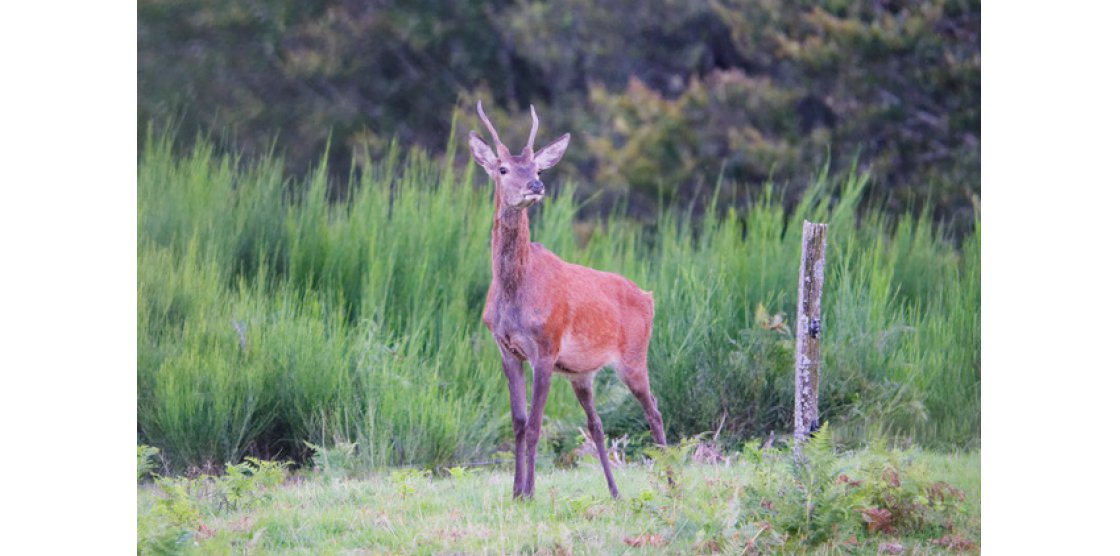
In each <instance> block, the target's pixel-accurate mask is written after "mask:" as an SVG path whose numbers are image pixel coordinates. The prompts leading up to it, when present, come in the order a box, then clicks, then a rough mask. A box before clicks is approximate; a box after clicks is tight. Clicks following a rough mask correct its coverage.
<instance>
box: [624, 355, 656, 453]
mask: <svg viewBox="0 0 1120 556" xmlns="http://www.w3.org/2000/svg"><path fill="white" fill-rule="evenodd" d="M618 374H619V376H620V377H621V378H622V382H624V383H625V384H626V387H627V388H629V389H630V392H631V393H633V394H634V397H635V398H637V399H638V403H639V404H641V405H642V410H643V411H645V414H646V421H647V422H648V423H649V430H650V433H652V434H653V441H654V442H655V443H656V444H657V445H659V446H665V445H667V443H666V442H665V424H664V423H663V422H662V420H661V412H660V411H658V410H657V399H656V398H654V397H653V392H651V391H650V388H649V367H648V365H647V364H646V358H645V354H642V356H641V357H640V358H638V357H636V358H633V360H632V361H629V362H627V361H623V362H622V364H620V365H619V368H618Z"/></svg>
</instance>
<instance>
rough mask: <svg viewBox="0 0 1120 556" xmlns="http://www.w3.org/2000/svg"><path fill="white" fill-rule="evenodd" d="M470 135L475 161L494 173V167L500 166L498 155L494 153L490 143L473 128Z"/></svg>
mask: <svg viewBox="0 0 1120 556" xmlns="http://www.w3.org/2000/svg"><path fill="white" fill-rule="evenodd" d="M470 136H471V139H470V144H471V155H473V156H474V160H475V162H478V164H479V165H480V166H482V167H483V168H485V169H486V171H487V172H488V173H493V171H494V169H495V168H497V167H498V155H496V154H494V151H493V149H491V148H490V145H487V144H486V141H483V140H482V138H481V137H479V136H478V134H477V133H475V132H474V130H473V129H472V130H471V132H470Z"/></svg>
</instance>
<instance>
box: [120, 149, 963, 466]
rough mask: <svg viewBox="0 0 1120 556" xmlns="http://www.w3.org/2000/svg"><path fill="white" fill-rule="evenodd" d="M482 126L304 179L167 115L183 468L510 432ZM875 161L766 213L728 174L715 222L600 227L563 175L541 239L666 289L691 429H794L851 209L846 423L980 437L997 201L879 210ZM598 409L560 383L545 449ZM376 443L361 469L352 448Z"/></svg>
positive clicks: (145, 174) (829, 386)
mask: <svg viewBox="0 0 1120 556" xmlns="http://www.w3.org/2000/svg"><path fill="white" fill-rule="evenodd" d="M457 144H458V142H457V141H455V140H452V141H450V142H449V144H448V147H447V149H448V155H447V156H446V157H444V158H443V159H441V160H435V159H432V158H430V157H428V156H427V155H425V154H424V153H423V152H421V151H419V150H413V151H411V152H409V153H408V154H403V153H401V152H399V149H398V148H397V147H396V146H395V145H394V146H392V147H391V148H389V149H388V150H387V155H386V156H385V158H384V159H382V160H381V161H379V162H377V163H374V164H370V165H368V166H367V167H366V168H364V169H363V170H361V171H358V170H355V171H353V172H351V174H350V175H351V179H350V180H349V182H347V183H346V184H345V187H344V188H343V190H344V191H345V192H346V193H347V194H346V196H345V197H344V198H341V199H337V198H336V199H333V200H332V199H331V198H330V196H331V188H329V187H328V167H327V165H326V163H325V162H324V163H323V164H320V165H319V166H318V167H317V168H316V169H315V170H314V171H313V172H311V173H310V174H309V175H308V176H307V177H306V179H302V180H293V179H288V178H286V177H285V174H284V171H283V163H282V162H281V161H280V160H279V159H277V158H274V157H261V158H258V159H254V160H239V159H237V158H234V157H230V156H225V155H217V154H215V151H214V149H213V147H212V146H211V144H210V143H208V142H207V141H198V142H197V144H196V146H195V147H194V149H193V151H192V152H190V154H189V155H187V156H182V157H180V156H178V155H176V154H175V153H174V149H173V148H172V141H171V140H170V139H169V138H168V137H167V136H165V135H149V136H148V138H147V139H146V140H145V144H144V147H143V149H142V152H141V157H140V162H139V167H138V237H139V242H138V243H139V245H138V277H137V279H138V291H137V296H138V300H137V325H138V330H137V351H138V368H137V387H138V400H137V402H138V407H137V420H138V425H139V438H138V442H139V443H143V444H147V445H152V446H156V447H158V448H159V449H160V450H161V451H160V453H159V456H160V457H161V458H162V460H161V461H162V463H163V466H164V467H163V469H164V470H165V471H168V470H170V471H181V470H186V469H190V468H198V469H200V470H202V471H208V472H214V471H216V470H218V469H221V465H222V464H223V463H224V462H237V461H241V459H242V457H243V456H245V455H255V456H258V457H262V458H276V457H281V458H295V459H302V458H305V457H307V456H311V455H312V454H311V452H312V450H314V451H315V452H316V455H315V458H316V463H319V462H320V461H322V462H326V463H322V464H321V465H322V466H323V467H331V468H332V469H335V471H332V473H336V474H339V475H341V476H346V475H352V474H353V473H354V472H356V470H359V469H363V468H365V469H368V468H370V467H371V466H375V467H380V466H389V465H402V464H418V465H422V466H426V467H428V468H439V467H443V466H451V465H456V464H464V463H467V462H473V461H478V460H485V459H490V458H492V457H493V456H494V454H495V453H496V452H498V451H500V450H502V449H503V447H505V444H504V443H505V442H507V441H508V440H509V439H510V438H511V432H510V424H509V414H508V411H509V409H508V406H509V402H508V395H507V392H506V384H505V381H504V380H502V377H501V373H500V371H499V363H498V361H499V359H498V354H497V350H496V348H495V346H494V345H493V342H492V340H491V339H490V336H489V333H488V331H487V330H486V329H485V327H484V326H483V324H482V323H481V316H480V315H481V309H482V305H483V302H484V299H485V295H486V289H487V285H488V282H489V279H490V269H489V228H490V224H491V217H492V210H493V204H492V200H491V192H490V188H489V187H488V186H486V185H481V184H480V183H479V182H481V180H480V179H479V176H477V175H475V170H474V166H473V165H471V166H469V167H468V168H467V169H466V170H465V171H464V170H458V169H456V167H455V166H454V162H453V161H454V160H455V148H456V145H457ZM867 184H868V176H867V175H863V174H856V173H854V172H852V173H849V174H848V175H846V176H844V177H843V178H841V179H832V178H829V177H828V174H827V172H824V171H822V172H821V173H820V175H819V177H818V178H817V179H816V180H815V181H814V182H813V183H812V184H811V186H810V187H809V188H808V190H807V191H806V193H805V194H804V195H803V196H802V197H801V199H800V200H799V201H798V202H796V203H791V202H790V201H789V200H786V199H784V198H783V197H782V195H781V194H780V193H779V192H778V191H777V190H776V189H775V188H774V187H770V186H768V187H767V188H765V190H764V193H763V194H762V195H760V196H751V197H750V198H749V199H748V201H747V202H746V203H745V205H746V206H747V207H748V208H747V209H745V210H743V211H740V210H737V209H735V208H729V207H725V206H724V205H723V204H721V203H719V202H718V201H715V199H716V197H714V196H713V197H712V199H713V202H712V203H710V204H708V205H707V207H706V208H705V209H702V210H701V211H700V212H701V215H700V216H699V217H697V218H695V219H693V218H689V217H687V216H684V217H681V216H677V214H676V213H675V212H674V211H672V210H670V209H663V210H661V211H660V212H659V213H658V216H657V218H656V222H655V224H654V225H651V226H646V227H643V226H641V225H639V224H638V223H636V222H634V221H631V220H628V219H625V218H622V217H621V216H617V215H616V216H611V217H609V218H605V219H603V220H602V221H600V222H597V223H593V224H589V223H579V224H576V218H575V216H576V213H577V211H578V210H579V205H578V204H577V203H576V201H575V200H574V198H573V193H572V191H573V189H574V187H573V186H572V185H571V184H565V183H563V182H560V183H557V182H555V181H554V182H551V183H550V185H551V189H552V190H553V191H558V193H557V194H556V196H555V198H551V199H548V200H546V202H545V203H544V205H543V207H542V208H534V209H532V210H533V213H532V216H531V218H532V219H533V238H534V240H536V241H538V242H541V243H542V244H544V245H545V246H547V247H548V248H549V249H551V250H553V251H554V252H556V253H557V254H558V255H560V256H561V257H564V258H565V259H567V260H570V261H573V262H576V263H580V264H585V265H589V266H592V267H595V268H599V269H604V270H609V271H615V272H620V273H622V274H624V275H625V276H628V277H629V278H631V279H632V280H634V281H635V282H637V284H638V285H639V286H641V287H642V288H644V289H647V290H653V292H654V296H655V298H656V303H657V309H656V319H655V323H654V338H653V341H652V345H651V354H650V355H651V358H650V369H651V371H650V375H651V381H652V386H653V391H654V392H655V394H656V395H657V396H658V398H659V400H660V407H661V411H662V414H663V415H664V417H665V424H666V430H667V433H668V434H669V437H670V440H674V439H679V438H682V437H689V436H692V435H695V434H698V433H702V432H704V431H715V430H717V429H718V430H719V431H720V439H721V441H723V442H725V443H728V444H730V445H734V444H736V443H739V442H742V441H743V440H745V439H747V438H751V437H764V436H766V435H769V434H770V433H772V432H774V433H777V434H779V435H781V434H783V433H787V432H788V431H789V430H790V414H791V410H790V408H792V406H793V403H792V386H793V380H792V376H791V369H792V367H793V363H792V357H793V355H792V353H793V345H792V344H793V342H792V338H791V335H790V331H789V328H788V327H786V326H783V323H784V321H788V320H789V319H790V316H789V315H792V314H794V309H795V307H794V302H795V297H796V280H797V268H798V259H799V249H800V229H801V226H800V223H801V221H802V219H805V218H808V219H812V220H814V221H824V222H828V223H829V224H830V229H829V238H828V241H829V244H828V267H827V275H826V286H825V294H824V323H823V334H824V336H823V338H824V342H823V347H822V353H823V358H824V360H823V373H822V381H821V414H822V417H823V418H824V419H827V420H829V421H831V422H832V423H833V424H834V427H833V434H834V435H835V439H836V441H837V442H838V443H840V444H841V445H845V446H851V445H855V444H858V443H861V442H864V441H866V439H868V438H870V437H872V436H880V435H882V436H887V437H890V438H892V439H901V440H913V441H916V442H918V443H920V444H921V445H923V446H927V447H970V446H978V445H979V435H980V428H979V427H980V404H979V396H980V391H979V383H980V362H979V347H980V343H979V342H980V340H979V333H980V328H979V323H980V312H979V311H980V288H979V286H980V258H979V257H980V249H979V247H980V225H979V220H977V221H976V223H975V226H974V228H975V233H973V234H971V235H969V236H967V237H965V238H964V239H963V240H962V243H961V245H960V247H959V249H958V248H956V247H954V245H952V244H950V243H949V242H947V241H946V240H945V239H944V237H943V234H942V232H941V231H940V230H941V228H938V227H936V226H934V224H933V223H932V222H931V218H930V216H929V213H928V211H927V212H924V213H922V214H921V215H920V216H918V217H910V216H901V217H898V218H891V217H888V216H887V215H886V213H885V212H884V211H882V210H880V209H879V208H876V206H872V207H871V208H869V209H866V210H860V209H858V207H859V205H860V204H861V202H863V201H864V200H865V193H866V190H867ZM732 189H733V188H732ZM739 194H743V193H739ZM787 205H788V206H789V207H790V208H788V209H787V208H785V207H786V206H787ZM725 208H726V210H725ZM620 210H621V208H620ZM596 390H597V391H596V399H597V403H598V406H599V408H600V414H601V415H602V418H603V421H604V424H605V428H606V431H607V434H608V435H609V436H610V437H612V438H616V439H617V438H620V437H622V436H623V435H629V438H627V439H626V442H627V444H626V445H627V446H629V448H628V449H629V450H630V452H631V454H633V453H635V452H637V451H639V450H640V449H641V447H642V446H643V445H644V444H646V443H648V432H647V426H646V424H645V422H644V420H643V419H642V416H641V411H640V409H639V407H638V405H637V403H635V402H634V401H633V400H632V398H631V397H630V395H629V394H628V393H627V391H626V389H625V387H624V386H622V385H621V384H620V382H619V381H618V379H617V378H616V377H615V376H614V374H613V373H612V372H604V373H600V376H599V378H598V381H597V383H596ZM583 423H584V417H583V413H582V410H581V409H580V407H579V404H578V403H577V402H576V400H575V398H574V396H573V395H572V393H571V391H570V389H568V388H554V389H553V394H552V396H551V400H550V402H549V407H548V408H547V410H546V422H545V432H544V434H545V435H546V436H545V438H546V442H544V443H542V446H543V448H542V449H544V450H551V451H552V455H554V456H555V457H556V458H557V459H558V460H562V459H563V458H564V457H565V455H566V454H568V453H569V452H570V449H571V447H572V446H571V439H572V438H575V437H576V435H575V428H576V427H578V426H582V425H583ZM308 443H309V444H308ZM347 446H349V447H347ZM351 452H352V454H353V457H356V458H358V460H359V462H360V465H358V466H357V467H353V468H347V467H345V466H339V465H335V464H331V463H329V462H330V461H332V458H333V459H335V460H337V459H339V458H342V457H343V456H346V455H347V454H348V453H351ZM332 454H333V455H332ZM347 457H348V456H347ZM141 459H143V458H141ZM343 459H345V458H343Z"/></svg>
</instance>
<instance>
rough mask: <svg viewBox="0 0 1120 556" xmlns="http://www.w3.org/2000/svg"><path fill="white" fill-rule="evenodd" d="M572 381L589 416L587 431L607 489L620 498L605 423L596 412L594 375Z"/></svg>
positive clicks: (613, 495)
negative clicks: (605, 433)
mask: <svg viewBox="0 0 1120 556" xmlns="http://www.w3.org/2000/svg"><path fill="white" fill-rule="evenodd" d="M588 374H589V376H586V377H579V378H576V379H573V380H572V390H574V391H575V393H576V398H577V399H578V400H579V404H580V405H582V406H583V411H584V413H586V414H587V431H588V432H589V433H591V440H592V441H593V442H595V449H596V450H598V451H599V463H601V464H603V473H604V474H605V475H606V476H607V488H608V489H609V490H610V491H611V497H612V498H618V487H617V486H615V484H614V475H613V474H612V473H611V462H610V460H609V459H608V458H607V446H606V443H605V441H604V439H603V422H602V421H601V420H600V419H599V414H598V413H596V412H595V399H594V396H593V394H592V391H591V386H592V383H593V381H594V374H591V373H588Z"/></svg>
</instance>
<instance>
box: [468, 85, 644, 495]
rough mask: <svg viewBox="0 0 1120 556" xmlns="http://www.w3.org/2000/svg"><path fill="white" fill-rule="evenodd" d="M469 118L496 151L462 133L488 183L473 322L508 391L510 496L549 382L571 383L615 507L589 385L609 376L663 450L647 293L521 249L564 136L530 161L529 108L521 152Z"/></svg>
mask: <svg viewBox="0 0 1120 556" xmlns="http://www.w3.org/2000/svg"><path fill="white" fill-rule="evenodd" d="M477 109H478V116H479V118H480V119H481V120H482V123H483V124H484V125H485V126H486V129H487V130H489V132H490V137H491V139H493V142H494V147H495V149H496V150H497V152H495V150H494V149H491V148H490V146H489V145H487V143H486V141H484V140H483V139H482V138H481V137H480V136H479V135H478V134H477V133H475V132H474V130H471V131H470V133H469V136H470V138H469V143H470V151H471V155H472V156H473V158H474V160H475V161H476V162H477V163H478V164H479V165H480V166H481V167H482V168H483V169H484V170H485V171H486V173H487V175H488V176H489V177H490V178H491V179H492V180H493V182H494V223H493V227H492V228H491V233H490V252H491V281H490V289H489V291H488V292H487V295H486V305H485V308H484V309H483V314H482V320H483V322H484V323H485V324H486V327H487V328H488V329H489V330H490V333H491V335H492V336H493V337H494V341H495V342H496V343H497V344H498V350H499V351H500V353H501V359H502V370H503V372H504V373H505V376H506V380H507V381H508V383H509V402H510V414H511V417H512V420H513V435H514V446H515V449H514V476H513V497H514V499H515V500H516V499H531V498H532V497H533V493H534V486H535V470H536V458H537V443H538V441H539V440H540V435H541V420H542V419H543V417H544V406H545V402H546V400H547V399H548V392H549V388H550V387H551V384H552V376H553V375H554V374H555V375H559V376H560V377H561V378H564V379H567V380H568V381H569V382H571V385H572V389H573V391H574V392H575V395H576V399H578V400H579V403H580V405H581V406H583V410H584V412H585V413H586V415H587V429H588V431H589V432H590V434H591V437H592V440H593V441H594V443H595V448H596V450H597V452H598V455H599V462H600V463H601V464H602V467H603V474H604V475H605V476H606V480H607V488H608V489H609V490H610V494H611V497H612V498H618V487H617V486H616V485H615V481H614V475H613V474H612V472H611V464H610V462H609V460H608V458H607V450H606V446H605V444H604V440H603V424H602V421H601V420H600V419H599V415H598V413H597V412H596V411H595V402H594V399H593V395H592V384H593V382H594V378H595V375H596V373H598V372H599V371H600V370H602V369H603V368H606V367H611V368H613V369H614V370H615V372H616V373H617V374H618V376H619V377H620V378H621V379H622V382H623V383H625V384H626V386H627V387H628V388H629V390H630V392H631V393H632V394H633V395H634V397H635V398H637V400H638V403H640V404H641V406H642V409H643V411H644V412H645V417H646V421H647V422H648V423H649V426H650V431H651V433H652V436H653V440H654V442H655V443H656V444H657V445H659V446H665V445H666V443H665V429H664V424H663V422H662V420H661V413H660V412H659V411H658V409H657V400H656V399H655V398H654V396H653V393H652V392H650V384H649V368H648V364H647V356H648V351H649V341H650V334H651V333H652V331H653V293H652V292H648V291H644V290H642V289H640V288H639V287H638V286H637V285H636V284H635V283H634V282H631V281H630V280H628V279H626V278H624V277H622V276H620V275H618V274H614V273H610V272H603V271H599V270H594V269H591V268H587V267H584V266H580V265H577V264H572V263H569V262H566V261H564V260H563V259H561V258H560V257H558V256H556V255H555V254H553V253H552V252H551V251H549V250H548V249H546V248H545V247H543V246H542V245H540V244H539V243H532V242H530V241H529V213H528V208H529V207H530V206H532V205H534V204H536V203H540V202H541V201H542V199H544V196H545V186H544V183H542V182H541V172H542V171H544V170H547V169H549V168H552V167H553V166H555V165H556V164H557V163H558V162H560V159H561V158H562V157H563V156H564V152H565V151H566V150H567V149H568V143H569V141H570V140H571V134H570V133H565V134H564V135H562V136H560V137H559V138H558V139H556V140H554V141H552V142H551V143H549V144H548V145H547V146H545V147H544V148H543V149H541V150H540V151H539V152H538V151H536V150H534V147H533V144H534V142H535V139H536V135H537V127H538V124H539V122H538V120H537V111H536V109H535V108H534V107H533V106H532V105H529V114H530V115H531V117H532V127H531V129H530V131H529V140H528V142H527V143H526V144H525V148H523V149H522V150H521V153H520V154H517V155H514V154H512V153H511V152H510V150H509V149H508V148H507V147H506V146H505V144H504V143H502V140H501V139H500V138H499V136H498V132H497V131H496V130H495V129H494V125H493V124H491V123H490V119H489V118H487V117H486V112H485V111H484V110H483V109H482V101H481V100H479V101H478V105H477ZM525 362H528V363H529V366H530V367H531V368H532V372H533V375H532V379H533V399H532V403H531V404H530V405H529V409H528V412H526V407H525V406H526V399H525V396H526V393H525V374H524V367H523V365H524V363H525Z"/></svg>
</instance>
